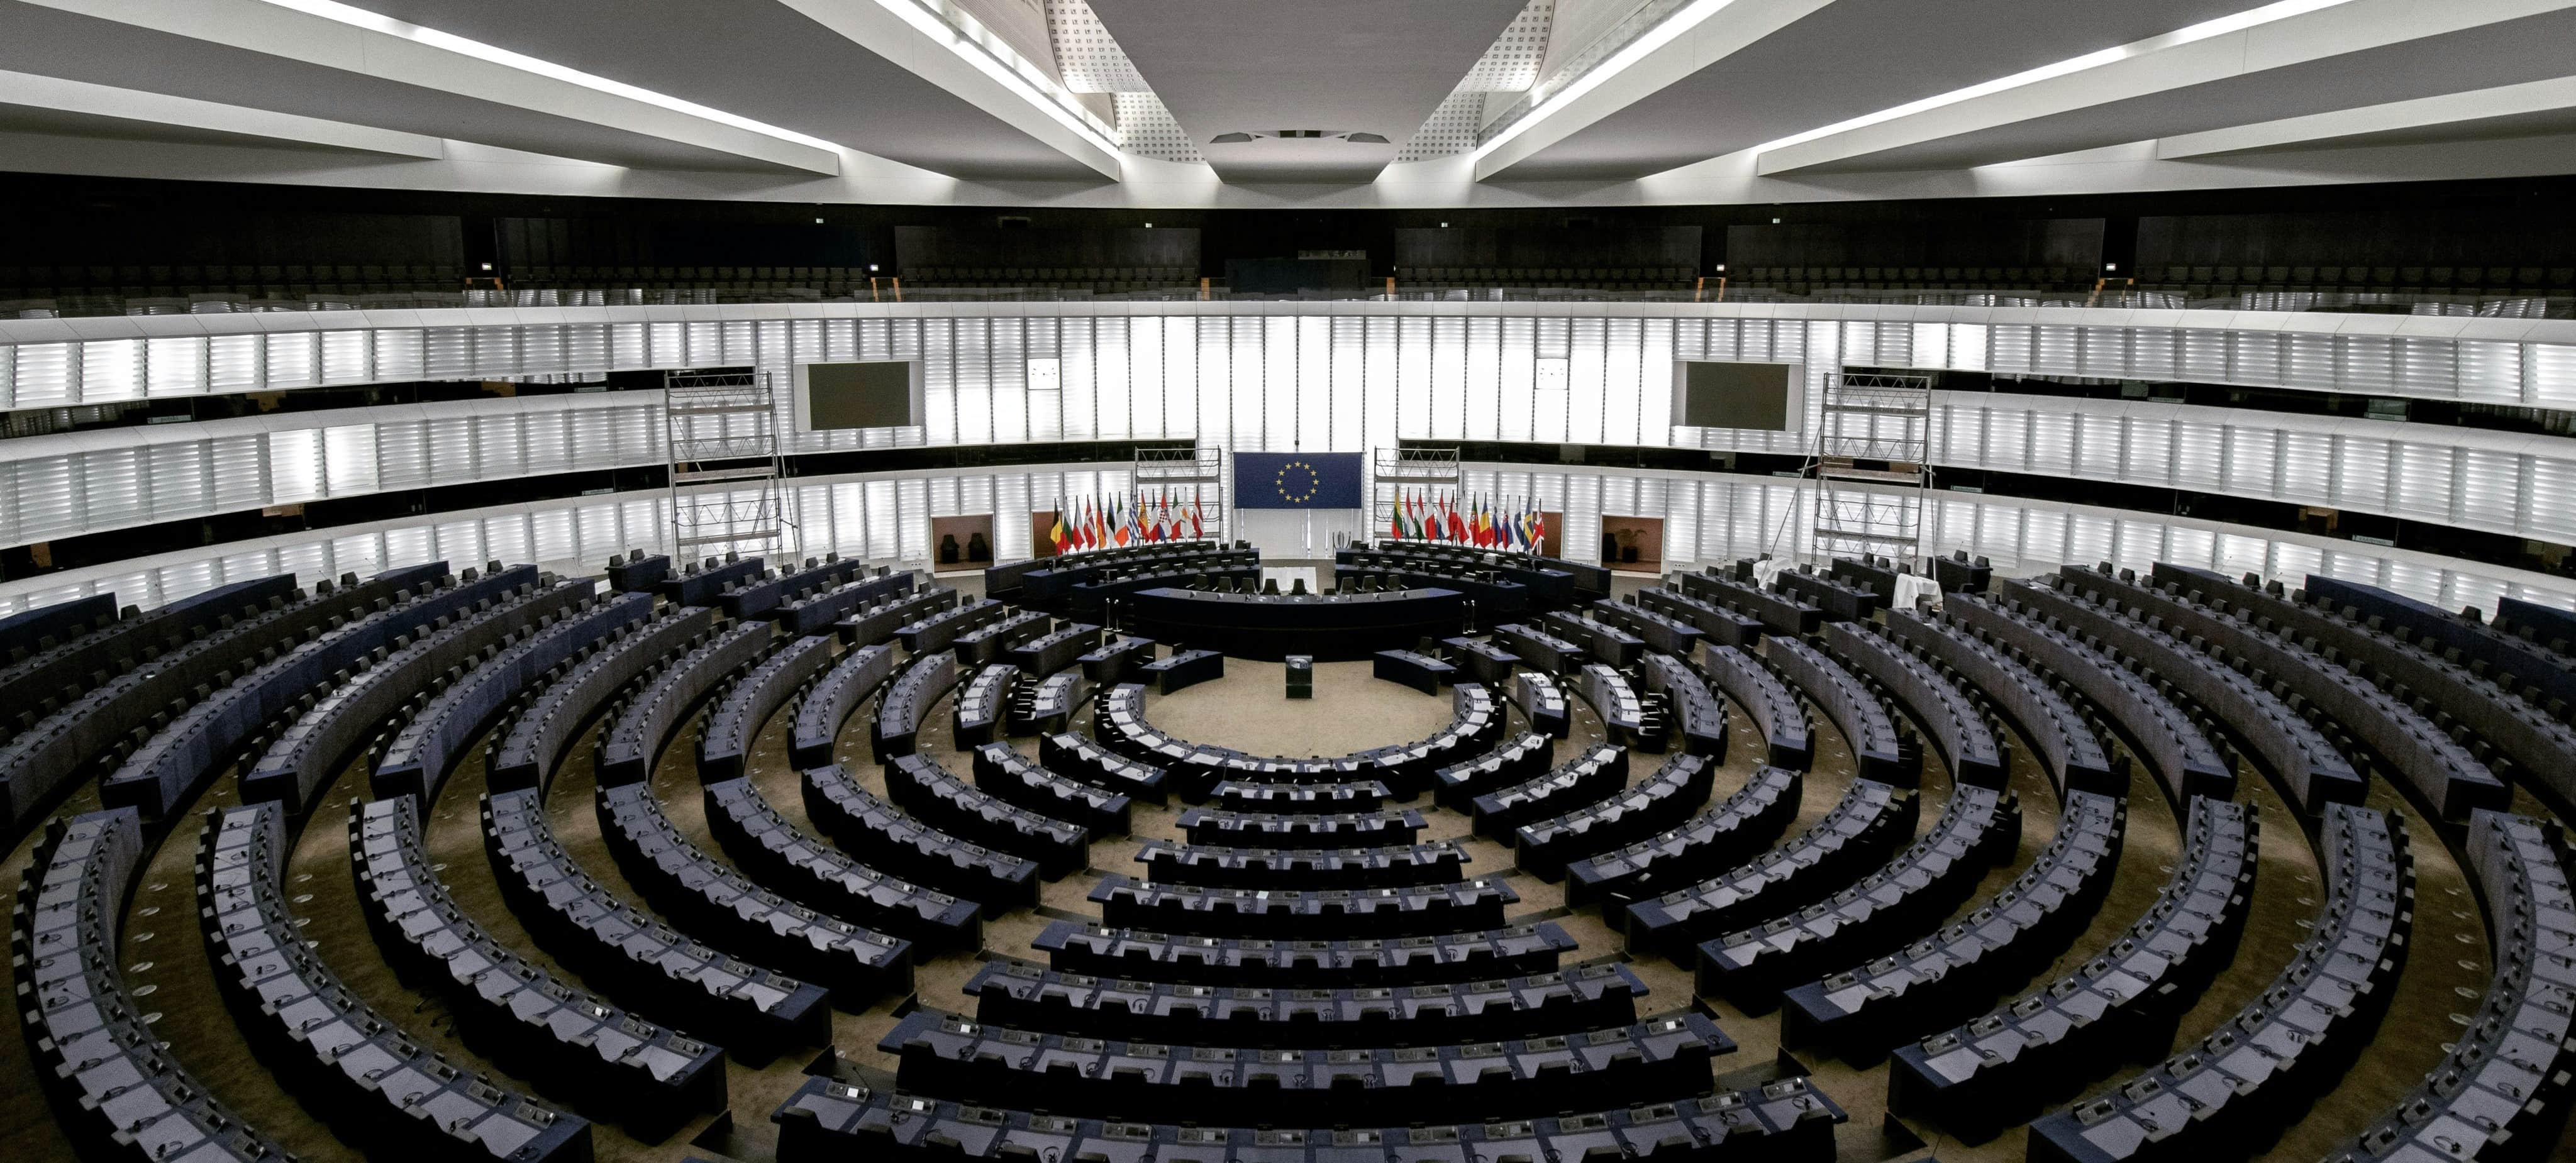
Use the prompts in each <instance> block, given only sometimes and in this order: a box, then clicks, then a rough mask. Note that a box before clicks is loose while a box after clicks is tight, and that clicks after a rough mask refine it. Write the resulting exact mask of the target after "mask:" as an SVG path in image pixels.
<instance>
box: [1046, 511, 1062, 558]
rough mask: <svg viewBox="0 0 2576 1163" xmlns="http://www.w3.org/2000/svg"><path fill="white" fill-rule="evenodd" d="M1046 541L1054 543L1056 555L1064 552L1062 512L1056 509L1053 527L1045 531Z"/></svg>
mask: <svg viewBox="0 0 2576 1163" xmlns="http://www.w3.org/2000/svg"><path fill="white" fill-rule="evenodd" d="M1047 540H1049V541H1052V542H1054V543H1055V551H1056V553H1058V554H1062V553H1063V552H1064V546H1065V540H1066V539H1065V535H1064V510H1062V509H1057V510H1056V511H1055V525H1054V527H1052V528H1050V529H1048V530H1047Z"/></svg>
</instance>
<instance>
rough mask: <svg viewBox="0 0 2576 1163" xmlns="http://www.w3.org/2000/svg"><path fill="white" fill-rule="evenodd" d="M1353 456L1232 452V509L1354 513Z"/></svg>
mask: <svg viewBox="0 0 2576 1163" xmlns="http://www.w3.org/2000/svg"><path fill="white" fill-rule="evenodd" d="M1361 455H1362V454H1360V453H1356V452H1238V453H1235V454H1234V507H1235V508H1238V509H1357V508H1359V507H1360V456H1361Z"/></svg>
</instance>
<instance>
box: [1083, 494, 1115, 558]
mask: <svg viewBox="0 0 2576 1163" xmlns="http://www.w3.org/2000/svg"><path fill="white" fill-rule="evenodd" d="M1084 505H1085V506H1086V507H1087V508H1089V509H1090V510H1091V547H1092V548H1093V549H1107V548H1109V515H1108V514H1107V513H1103V512H1101V511H1100V496H1099V494H1097V493H1095V494H1093V495H1092V497H1091V499H1090V500H1088V501H1086V502H1084Z"/></svg>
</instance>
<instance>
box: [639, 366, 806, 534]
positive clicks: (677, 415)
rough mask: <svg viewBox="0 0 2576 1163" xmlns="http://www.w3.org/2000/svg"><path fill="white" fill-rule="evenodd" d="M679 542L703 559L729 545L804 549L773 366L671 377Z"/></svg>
mask: <svg viewBox="0 0 2576 1163" xmlns="http://www.w3.org/2000/svg"><path fill="white" fill-rule="evenodd" d="M662 384H663V390H662V445H663V448H664V449H665V450H667V453H668V460H669V464H668V468H669V470H670V482H671V484H670V489H671V550H672V555H673V556H674V557H677V558H680V559H682V560H692V561H693V560H696V559H697V558H699V557H705V556H720V555H723V554H728V553H741V554H746V555H748V554H760V555H764V556H767V557H768V558H770V559H771V560H773V561H793V560H795V559H796V557H797V555H798V554H800V553H802V552H803V550H804V545H803V537H802V535H801V534H800V532H799V531H798V529H797V527H796V514H795V507H794V504H793V503H792V501H791V500H790V498H789V496H788V493H787V484H786V481H787V460H786V453H785V449H784V446H783V442H782V441H781V440H780V439H779V432H778V400H777V395H776V392H775V390H774V388H773V387H772V385H771V383H770V374H769V373H768V372H765V371H757V370H752V369H734V370H724V371H679V372H671V373H668V374H667V375H665V376H664V377H663V381H662Z"/></svg>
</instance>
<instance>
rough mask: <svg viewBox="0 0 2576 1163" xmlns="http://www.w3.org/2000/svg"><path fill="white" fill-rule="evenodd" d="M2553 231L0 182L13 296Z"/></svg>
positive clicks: (1756, 259)
mask: <svg viewBox="0 0 2576 1163" xmlns="http://www.w3.org/2000/svg"><path fill="white" fill-rule="evenodd" d="M2571 209H2576V178H2569V177H2557V178H2521V179H2511V180H2505V179H2497V180H2484V181H2462V182H2419V183H2402V184H2382V185H2367V186H2306V187H2292V188H2274V189H2258V190H2224V191H2182V192H2173V193H2153V194H2121V195H2096V196H2085V197H2040V198H1965V199H1931V200H1919V201H1890V202H1818V203H1786V204H1778V205H1734V206H1657V207H1551V208H1532V209H1449V210H1442V209H1423V210H1169V209H1163V210H1152V209H1147V210H1128V209H1116V210H1085V209H1048V208H1018V207H931V206H848V205H816V204H810V203H765V202H710V201H679V200H653V199H608V198H562V197H549V196H533V195H503V194H449V193H435V192H422V191H402V190H356V189H333V188H324V187H298V186H269V185H247V184H234V183H216V182H176V181H147V180H139V179H123V178H86V177H69V176H58V175H38V174H0V283H5V282H8V281H9V279H8V277H7V276H8V274H9V273H10V272H9V271H8V270H7V269H6V268H8V267H23V268H36V267H47V268H52V267H66V266H79V267H89V266H103V267H119V266H138V267H152V266H172V265H193V264H205V265H227V266H243V265H285V264H296V265H326V264H327V265H352V264H367V265H379V264H381V265H418V266H435V267H441V268H461V269H465V270H469V271H478V272H479V265H480V264H481V263H485V262H490V263H492V264H494V268H495V269H494V271H493V272H492V273H494V274H498V275H501V276H502V277H503V278H505V279H506V278H508V277H509V275H510V272H511V271H512V270H513V269H525V268H528V267H534V266H551V267H557V268H561V267H578V266H593V267H616V266H648V265H650V266H843V267H859V266H864V265H866V264H869V263H877V264H881V265H883V266H884V267H886V268H887V269H886V271H885V273H888V274H897V273H900V269H899V268H900V267H903V266H920V265H949V266H999V267H1030V266H1103V267H1107V266H1143V267H1170V266H1174V265H1184V264H1195V265H1196V267H1197V269H1198V273H1199V274H1201V275H1206V276H1211V277H1223V276H1224V274H1225V271H1226V270H1227V264H1228V263H1229V262H1234V261H1239V260H1262V259H1279V258H1295V257H1297V255H1298V254H1299V253H1300V252H1306V251H1336V252H1350V251H1358V252H1364V253H1365V254H1366V255H1367V258H1366V260H1365V261H1366V263H1367V264H1368V269H1369V272H1370V275H1371V276H1372V277H1376V276H1384V275H1388V274H1392V273H1393V271H1394V268H1395V267H1397V266H1457V267H1504V266H1517V267H1585V266H1590V267H1603V266H1616V265H1636V266H1685V265H1687V266H1691V267H1693V268H1695V269H1696V270H1697V271H1699V272H1700V273H1703V274H1706V273H1711V272H1713V270H1714V268H1715V265H1716V264H1718V263H1721V262H1725V263H1732V264H1735V265H1737V266H1739V267H1751V266H1783V267H1786V266H1858V265H1908V266H1912V265H1941V266H1951V265H1956V266H2037V265H2049V266H2058V265H2063V266H2083V265H2089V264H2091V263H2094V262H2098V261H2117V262H2121V263H2123V265H2124V269H2125V268H2126V265H2127V264H2128V263H2131V262H2135V263H2138V264H2142V265H2147V266H2157V265H2165V264H2193V263H2221V264H2239V265H2282V264H2297V265H2309V264H2315V265H2335V264H2351V265H2365V264H2367V265H2485V266H2540V267H2564V266H2576V214H2571V213H2570V210H2571ZM818 219H819V220H820V221H818ZM1148 224H1151V225H1152V226H1153V229H1151V230H1148V229H1146V226H1147V225H1148ZM1193 236H1194V238H1195V245H1192V237H1193ZM1032 247H1035V248H1036V249H1031V248H1032ZM1041 252H1043V253H1042V254H1041ZM929 255H938V256H941V257H940V258H939V259H938V260H936V261H932V260H930V259H928V258H926V257H923V256H929ZM1059 255H1060V256H1061V257H1060V258H1059V257H1058V256H1059ZM969 256H972V257H969Z"/></svg>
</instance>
